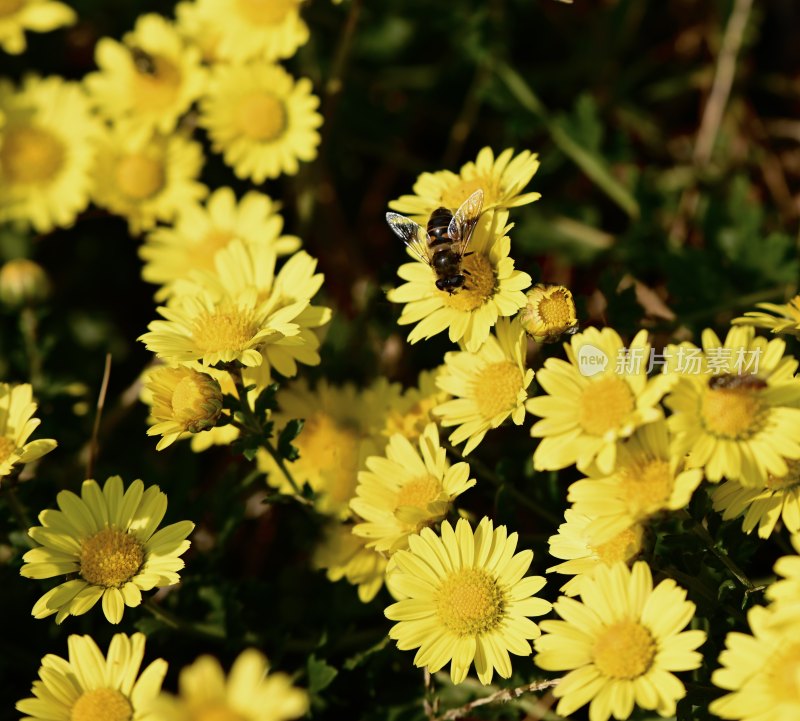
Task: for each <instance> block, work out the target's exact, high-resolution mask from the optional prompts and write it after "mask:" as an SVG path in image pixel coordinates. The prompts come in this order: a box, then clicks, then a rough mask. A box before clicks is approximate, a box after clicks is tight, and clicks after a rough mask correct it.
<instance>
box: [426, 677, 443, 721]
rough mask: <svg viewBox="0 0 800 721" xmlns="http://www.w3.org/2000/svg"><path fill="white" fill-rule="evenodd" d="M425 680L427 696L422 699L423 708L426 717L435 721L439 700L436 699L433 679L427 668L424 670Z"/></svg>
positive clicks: (430, 720)
mask: <svg viewBox="0 0 800 721" xmlns="http://www.w3.org/2000/svg"><path fill="white" fill-rule="evenodd" d="M423 674H424V679H425V695H424V697H423V699H422V707H423V708H424V709H425V716H427V717H428V719H429V721H435V719H436V713H437V712H438V711H439V699H438V698H437V697H436V691H435V689H434V688H433V677H432V676H431V672H430V671H429V670H428V667H427V666H426V667H425V668H424V669H423Z"/></svg>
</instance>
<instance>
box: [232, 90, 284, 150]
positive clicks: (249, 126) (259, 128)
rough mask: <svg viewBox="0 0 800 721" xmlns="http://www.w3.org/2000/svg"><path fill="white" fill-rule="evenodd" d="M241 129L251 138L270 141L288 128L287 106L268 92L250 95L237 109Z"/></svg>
mask: <svg viewBox="0 0 800 721" xmlns="http://www.w3.org/2000/svg"><path fill="white" fill-rule="evenodd" d="M236 118H237V120H238V122H239V129H240V130H241V131H242V133H243V134H244V135H246V136H247V137H248V138H250V139H251V140H257V141H260V142H268V141H271V140H275V139H277V138H279V137H280V136H281V135H283V132H284V131H285V130H286V106H285V105H284V103H283V101H281V100H280V99H279V98H276V97H275V96H274V95H270V94H268V93H254V94H252V95H248V96H247V97H245V98H244V99H242V101H241V102H240V103H239V107H238V108H237V109H236Z"/></svg>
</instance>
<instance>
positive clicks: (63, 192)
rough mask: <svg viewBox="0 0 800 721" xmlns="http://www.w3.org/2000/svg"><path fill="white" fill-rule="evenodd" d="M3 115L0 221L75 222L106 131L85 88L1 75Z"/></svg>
mask: <svg viewBox="0 0 800 721" xmlns="http://www.w3.org/2000/svg"><path fill="white" fill-rule="evenodd" d="M0 26H2V18H1V17H0ZM3 117H4V118H5V123H4V125H3V126H2V133H1V134H0V140H2V142H0V222H2V221H8V220H14V221H22V222H23V223H25V224H27V225H31V226H33V228H34V229H35V230H36V231H38V232H40V233H48V232H50V231H51V230H53V228H56V227H62V228H66V227H69V226H71V225H72V224H73V223H74V222H75V218H77V216H78V213H80V212H81V211H82V210H84V209H85V208H86V206H87V205H88V204H89V190H90V187H91V173H92V168H93V162H94V145H93V141H94V140H95V139H96V138H97V137H98V136H99V134H100V133H101V131H102V126H101V124H100V121H99V120H98V119H96V118H95V117H94V116H93V115H92V112H91V109H90V105H89V101H88V99H87V98H86V96H85V95H84V93H83V89H82V88H81V87H80V85H78V84H77V83H73V82H68V81H66V80H64V79H63V78H60V77H50V78H39V77H36V76H33V75H31V76H28V77H27V78H25V80H24V81H23V85H22V88H21V89H19V90H17V89H15V88H14V86H13V85H12V83H11V82H10V81H8V80H6V79H3V78H0V118H3Z"/></svg>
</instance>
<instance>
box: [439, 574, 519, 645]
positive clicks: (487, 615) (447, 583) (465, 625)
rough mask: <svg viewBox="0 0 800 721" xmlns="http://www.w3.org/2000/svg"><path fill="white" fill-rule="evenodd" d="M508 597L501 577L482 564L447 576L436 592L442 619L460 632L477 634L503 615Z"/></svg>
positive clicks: (454, 630) (449, 626)
mask: <svg viewBox="0 0 800 721" xmlns="http://www.w3.org/2000/svg"><path fill="white" fill-rule="evenodd" d="M504 608H505V599H504V597H503V592H502V591H501V590H500V588H498V586H497V581H496V580H495V579H494V578H493V577H492V576H490V575H489V574H488V573H487V572H486V571H484V570H483V569H482V568H462V569H461V570H460V571H454V572H453V573H451V574H450V575H449V576H448V577H447V578H445V579H444V581H443V582H442V585H441V586H440V587H439V590H438V592H437V594H436V610H437V613H438V616H439V621H440V623H441V624H442V625H443V626H444V627H445V628H446V629H447V630H448V631H451V632H452V633H454V634H455V635H456V636H477V635H479V634H481V633H486V632H488V631H491V630H492V629H493V628H495V627H496V626H497V625H498V624H499V623H500V621H501V620H502V618H503V611H504Z"/></svg>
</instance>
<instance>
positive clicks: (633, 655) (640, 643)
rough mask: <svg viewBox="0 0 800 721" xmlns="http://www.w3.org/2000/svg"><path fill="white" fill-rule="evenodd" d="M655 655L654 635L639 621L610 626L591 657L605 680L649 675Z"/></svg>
mask: <svg viewBox="0 0 800 721" xmlns="http://www.w3.org/2000/svg"><path fill="white" fill-rule="evenodd" d="M655 655H656V643H655V640H654V639H653V636H652V634H651V633H650V631H648V630H647V629H646V628H645V627H644V626H642V624H640V623H637V622H636V621H629V620H625V621H618V622H617V623H615V624H613V625H611V626H608V627H607V628H606V629H605V630H604V631H603V632H602V633H601V634H600V635H599V636H598V638H597V640H596V641H595V642H594V648H593V649H592V656H593V660H594V665H595V666H596V667H597V670H598V671H599V672H600V673H601V674H602V675H603V676H605V677H606V678H619V679H626V680H633V679H635V678H639V677H640V676H642V675H644V674H645V673H647V670H648V669H649V668H650V666H651V665H652V663H653V658H655Z"/></svg>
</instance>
